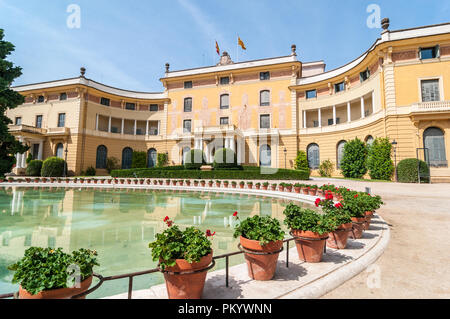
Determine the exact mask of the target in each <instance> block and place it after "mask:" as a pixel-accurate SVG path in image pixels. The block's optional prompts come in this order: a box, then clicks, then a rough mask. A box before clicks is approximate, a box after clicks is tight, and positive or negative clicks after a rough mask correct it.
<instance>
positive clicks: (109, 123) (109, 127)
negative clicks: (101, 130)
mask: <svg viewBox="0 0 450 319" xmlns="http://www.w3.org/2000/svg"><path fill="white" fill-rule="evenodd" d="M108 133H111V116H110V117H109V119H108Z"/></svg>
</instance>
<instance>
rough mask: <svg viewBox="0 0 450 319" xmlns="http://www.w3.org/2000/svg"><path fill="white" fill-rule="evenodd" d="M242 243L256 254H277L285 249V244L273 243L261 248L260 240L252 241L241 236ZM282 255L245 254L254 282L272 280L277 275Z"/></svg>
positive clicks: (280, 242) (249, 273) (250, 275)
mask: <svg viewBox="0 0 450 319" xmlns="http://www.w3.org/2000/svg"><path fill="white" fill-rule="evenodd" d="M240 242H241V245H242V247H243V248H245V249H246V250H251V251H255V252H265V253H270V252H275V251H278V250H280V249H281V247H283V242H282V241H281V240H279V241H273V242H270V243H268V244H267V245H264V246H261V245H260V244H259V241H258V240H250V239H247V238H244V237H242V236H241V238H240ZM279 254H280V253H275V254H271V255H253V254H251V253H245V260H246V261H247V269H248V275H249V277H250V278H252V279H254V280H271V279H272V278H273V276H274V275H275V270H276V269H277V260H278V255H279Z"/></svg>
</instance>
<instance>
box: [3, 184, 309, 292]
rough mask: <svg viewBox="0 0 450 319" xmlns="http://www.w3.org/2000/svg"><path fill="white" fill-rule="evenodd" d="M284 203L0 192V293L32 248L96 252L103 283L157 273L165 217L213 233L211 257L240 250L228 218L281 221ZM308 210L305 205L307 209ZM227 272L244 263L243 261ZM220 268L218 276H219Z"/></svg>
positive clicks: (109, 288) (179, 195)
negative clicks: (152, 245) (154, 254)
mask: <svg viewBox="0 0 450 319" xmlns="http://www.w3.org/2000/svg"><path fill="white" fill-rule="evenodd" d="M287 204H288V202H287V201H285V200H281V199H273V198H264V197H257V196H248V195H239V194H235V195H232V194H223V193H213V192H205V193H201V192H173V191H152V190H106V189H103V190H102V189H82V190H81V189H63V188H53V189H48V188H47V189H43V188H7V189H5V188H0V293H7V292H12V291H16V290H17V289H18V287H17V286H16V285H12V284H11V278H12V273H11V272H10V271H8V270H7V266H8V265H9V264H12V263H13V262H15V261H17V260H18V259H20V258H21V256H22V255H23V253H24V251H25V250H26V249H27V248H28V247H31V246H41V247H62V248H63V249H64V250H65V251H67V252H69V251H70V252H71V251H73V250H77V249H79V248H82V247H83V248H90V249H95V250H97V251H98V253H99V262H100V264H101V266H100V267H96V269H95V271H96V272H97V273H100V274H102V275H104V276H108V275H117V274H123V273H129V272H135V271H142V270H146V269H149V268H154V267H155V266H156V263H155V262H153V261H152V260H151V255H150V249H149V248H148V243H149V242H151V241H153V240H154V238H155V234H156V233H158V232H161V231H162V230H164V229H165V224H164V223H163V218H164V217H165V216H169V217H170V218H171V219H172V220H174V221H175V222H176V223H177V224H179V225H186V226H193V225H195V226H197V227H199V228H200V229H202V230H206V229H211V230H212V231H215V232H216V236H215V237H214V240H213V246H214V253H215V254H216V255H217V254H223V253H227V252H232V251H236V250H237V248H236V247H237V243H238V240H237V239H234V238H233V236H232V235H233V231H232V228H231V227H229V223H230V221H231V222H232V217H231V215H232V214H233V212H235V211H238V212H239V214H240V216H241V218H246V217H248V216H253V215H267V216H273V217H276V218H279V219H280V220H281V219H282V218H283V210H284V207H285V206H286V205H287ZM305 205H307V204H305ZM230 262H231V264H238V263H242V262H243V258H242V257H241V256H237V257H233V258H231V259H230ZM223 267H224V261H218V262H217V267H216V269H219V268H223ZM163 282H164V280H163V278H162V276H161V275H160V274H153V275H147V276H143V277H137V278H136V279H135V282H134V289H135V290H138V289H144V288H148V287H149V286H151V285H154V284H160V283H163ZM127 287H128V280H120V281H115V282H107V283H105V284H104V285H103V286H102V287H101V288H100V289H99V290H97V291H96V292H95V293H93V294H92V295H91V296H90V298H96V297H97V298H98V297H104V296H110V295H114V294H119V293H124V292H126V291H127Z"/></svg>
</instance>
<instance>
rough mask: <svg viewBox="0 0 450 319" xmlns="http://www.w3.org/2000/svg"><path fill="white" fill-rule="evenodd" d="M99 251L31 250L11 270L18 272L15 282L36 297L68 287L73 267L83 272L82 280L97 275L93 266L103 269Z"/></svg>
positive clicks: (14, 278) (10, 267)
mask: <svg viewBox="0 0 450 319" xmlns="http://www.w3.org/2000/svg"><path fill="white" fill-rule="evenodd" d="M95 256H97V252H95V251H91V250H87V249H83V248H82V249H80V250H78V251H74V252H72V254H67V253H64V252H63V250H62V248H58V249H52V248H39V247H31V248H28V249H27V250H26V251H25V254H24V257H23V258H22V259H21V260H19V261H18V262H17V263H15V264H13V265H11V266H9V267H8V269H9V270H12V271H14V277H13V280H12V282H13V283H19V284H20V285H21V286H22V288H24V289H25V290H26V291H28V292H29V293H31V294H33V295H36V294H38V293H40V292H41V291H45V290H51V289H59V288H68V286H67V284H68V282H70V281H69V280H68V279H69V276H70V275H71V274H72V273H71V271H70V268H71V267H70V266H71V265H77V266H78V267H79V269H80V276H81V278H80V280H81V281H84V280H85V279H87V278H89V277H90V276H92V274H93V267H94V266H99V264H98V262H97V259H96V258H95Z"/></svg>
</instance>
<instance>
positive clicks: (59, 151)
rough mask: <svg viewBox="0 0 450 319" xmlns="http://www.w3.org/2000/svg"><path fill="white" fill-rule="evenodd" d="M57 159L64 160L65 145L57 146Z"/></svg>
mask: <svg viewBox="0 0 450 319" xmlns="http://www.w3.org/2000/svg"><path fill="white" fill-rule="evenodd" d="M56 157H59V158H64V145H63V144H62V143H59V144H58V145H56Z"/></svg>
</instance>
